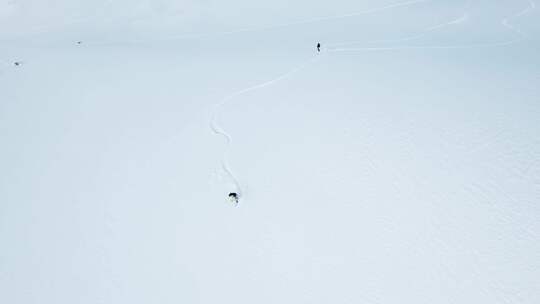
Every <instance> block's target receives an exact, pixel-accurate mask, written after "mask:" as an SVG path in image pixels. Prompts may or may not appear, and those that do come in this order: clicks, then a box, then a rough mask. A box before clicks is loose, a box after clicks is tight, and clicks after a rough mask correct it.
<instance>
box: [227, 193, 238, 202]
mask: <svg viewBox="0 0 540 304" xmlns="http://www.w3.org/2000/svg"><path fill="white" fill-rule="evenodd" d="M229 200H231V202H234V203H236V204H238V193H235V192H231V193H229Z"/></svg>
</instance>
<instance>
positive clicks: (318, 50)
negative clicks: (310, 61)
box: [317, 42, 321, 52]
mask: <svg viewBox="0 0 540 304" xmlns="http://www.w3.org/2000/svg"><path fill="white" fill-rule="evenodd" d="M320 51H321V43H320V42H319V43H317V52H320Z"/></svg>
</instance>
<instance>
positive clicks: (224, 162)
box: [210, 55, 322, 196]
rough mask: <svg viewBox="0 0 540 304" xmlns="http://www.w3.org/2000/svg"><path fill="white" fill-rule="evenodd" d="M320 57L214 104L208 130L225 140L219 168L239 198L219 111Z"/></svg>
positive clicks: (226, 135) (239, 190)
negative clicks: (233, 101) (236, 99)
mask: <svg viewBox="0 0 540 304" xmlns="http://www.w3.org/2000/svg"><path fill="white" fill-rule="evenodd" d="M321 57H322V56H321V55H318V56H314V57H313V58H311V59H310V60H308V61H307V62H304V63H303V64H301V65H299V66H296V67H295V68H293V69H291V70H289V71H287V72H285V73H283V74H281V75H279V76H277V77H275V78H273V79H271V80H267V81H265V82H263V83H260V84H257V85H254V86H251V87H248V88H245V89H242V90H240V91H237V92H235V93H232V94H230V95H228V96H226V97H225V98H223V99H222V100H221V101H220V102H218V103H216V104H215V105H214V106H213V109H212V112H211V116H210V117H211V118H210V129H211V130H212V132H214V134H217V135H219V136H221V137H223V138H225V145H226V147H225V151H224V153H223V157H222V159H221V167H222V168H223V170H224V171H225V173H226V174H227V176H228V177H229V178H230V180H231V181H232V182H233V183H234V185H235V188H236V189H235V190H236V193H238V195H239V196H241V195H242V193H243V191H242V186H241V184H240V182H239V181H238V179H237V178H236V176H235V174H234V173H233V171H232V170H231V168H230V166H229V161H228V159H229V157H228V156H229V151H230V147H231V145H232V142H233V139H232V136H231V135H230V134H229V133H227V131H225V130H224V129H223V127H221V125H220V124H219V113H220V109H221V108H222V107H223V106H224V105H226V104H227V103H229V102H230V101H231V100H233V99H234V98H236V97H238V96H241V95H243V94H246V93H249V92H252V91H256V90H259V89H262V88H265V87H268V86H271V85H273V84H276V83H278V82H280V81H282V80H284V79H286V78H288V77H290V76H292V75H293V74H296V73H298V72H300V71H301V70H303V69H305V68H307V67H308V66H310V65H311V64H313V63H315V62H316V61H318V60H319V59H320V58H321Z"/></svg>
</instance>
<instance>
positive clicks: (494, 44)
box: [328, 0, 536, 52]
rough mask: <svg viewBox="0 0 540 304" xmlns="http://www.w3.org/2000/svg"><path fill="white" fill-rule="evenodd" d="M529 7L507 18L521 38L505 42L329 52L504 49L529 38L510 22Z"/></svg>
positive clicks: (529, 8)
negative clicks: (503, 47)
mask: <svg viewBox="0 0 540 304" xmlns="http://www.w3.org/2000/svg"><path fill="white" fill-rule="evenodd" d="M527 2H528V3H529V5H528V6H527V7H526V8H525V9H524V10H522V11H520V12H518V13H516V14H514V15H511V16H508V17H505V18H504V19H503V20H502V21H501V23H502V25H503V26H504V27H506V28H508V29H509V30H510V31H512V32H515V33H516V34H517V35H518V36H519V37H518V38H516V39H512V40H510V41H505V42H494V43H478V44H466V45H448V46H395V47H360V48H333V49H329V50H328V51H329V52H370V51H397V50H420V49H422V50H428V49H470V48H489V47H502V46H508V45H512V44H515V43H518V42H520V41H522V40H525V39H527V38H528V36H527V35H526V34H525V33H523V32H522V31H521V30H520V29H518V28H517V27H515V26H513V25H511V23H510V20H511V19H515V18H518V17H522V16H524V15H526V14H528V13H530V12H531V11H532V10H534V9H535V8H536V3H535V2H534V1H532V0H527Z"/></svg>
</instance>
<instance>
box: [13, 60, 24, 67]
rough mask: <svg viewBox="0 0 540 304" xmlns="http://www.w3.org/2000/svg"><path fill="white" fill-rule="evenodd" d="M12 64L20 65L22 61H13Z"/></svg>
mask: <svg viewBox="0 0 540 304" xmlns="http://www.w3.org/2000/svg"><path fill="white" fill-rule="evenodd" d="M13 64H14V65H16V66H20V65H21V64H22V62H19V61H15V62H14V63H13Z"/></svg>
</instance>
